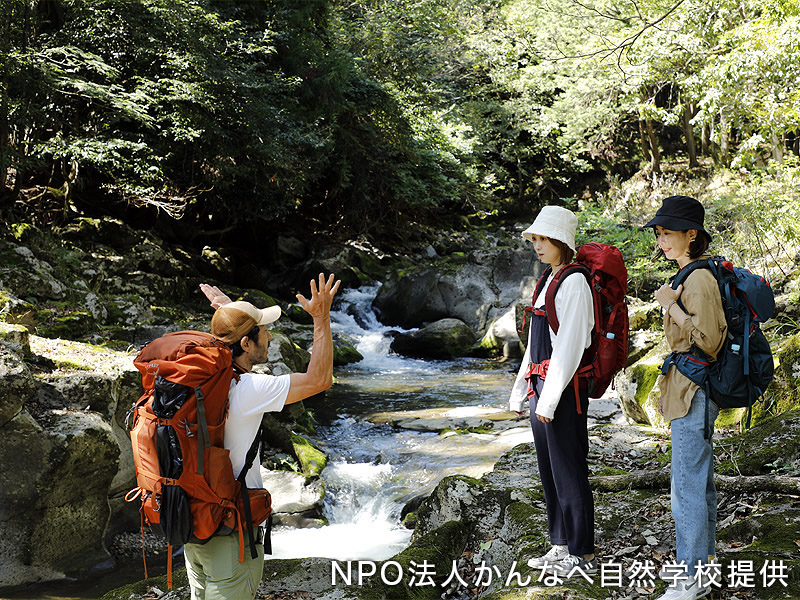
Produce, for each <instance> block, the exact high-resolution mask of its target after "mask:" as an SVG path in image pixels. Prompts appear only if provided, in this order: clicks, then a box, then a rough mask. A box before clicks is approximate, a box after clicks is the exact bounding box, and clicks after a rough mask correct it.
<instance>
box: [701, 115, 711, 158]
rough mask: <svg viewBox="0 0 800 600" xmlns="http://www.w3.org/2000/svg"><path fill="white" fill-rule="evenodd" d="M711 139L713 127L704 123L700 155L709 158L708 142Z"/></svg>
mask: <svg viewBox="0 0 800 600" xmlns="http://www.w3.org/2000/svg"><path fill="white" fill-rule="evenodd" d="M710 138H711V125H710V124H709V123H703V128H702V129H701V130H700V154H702V155H703V156H708V145H709V144H708V142H709V139H710Z"/></svg>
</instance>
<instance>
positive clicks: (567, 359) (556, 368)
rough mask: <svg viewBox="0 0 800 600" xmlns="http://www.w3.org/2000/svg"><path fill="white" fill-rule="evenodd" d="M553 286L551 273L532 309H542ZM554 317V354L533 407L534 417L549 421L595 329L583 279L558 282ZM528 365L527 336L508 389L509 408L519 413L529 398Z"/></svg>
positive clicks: (580, 276)
mask: <svg viewBox="0 0 800 600" xmlns="http://www.w3.org/2000/svg"><path fill="white" fill-rule="evenodd" d="M552 283H553V274H551V275H550V277H549V278H548V280H547V283H546V284H545V286H544V288H543V291H542V293H541V294H539V297H538V298H537V299H536V304H535V305H534V308H541V307H543V306H544V301H545V296H546V295H547V289H548V288H549V287H550V285H551V284H552ZM555 305H556V315H557V316H558V323H559V328H558V335H556V333H555V332H554V331H553V329H552V328H550V327H548V329H549V330H550V343H551V345H552V347H553V353H552V355H551V356H550V365H549V366H548V370H547V377H546V378H545V380H544V386H543V387H542V393H541V395H540V397H539V402H538V404H537V405H536V414H537V415H541V416H543V417H547V418H548V419H552V418H553V415H554V414H555V412H556V407H557V406H558V401H559V400H560V399H561V394H563V393H564V389H565V388H566V387H567V384H569V383H570V381H572V377H573V375H575V371H577V370H578V366H579V365H580V362H581V358H582V357H583V352H584V350H586V348H588V347H589V346H590V345H591V343H592V328H593V327H594V309H593V307H592V292H591V290H590V289H589V284H588V283H587V282H586V278H585V277H583V276H582V275H580V274H572V275H570V276H568V277H567V278H566V279H564V280H563V281H562V282H561V286H560V287H559V288H558V291H557V292H556V297H555ZM530 362H531V339H530V333H529V334H528V345H527V348H526V349H525V356H523V358H522V363H521V364H520V367H519V372H518V373H517V378H516V380H515V381H514V387H512V388H511V397H510V398H509V401H508V402H509V408H510V409H511V410H513V411H516V412H522V409H523V406H524V404H525V401H526V400H527V399H528V393H527V391H528V382H527V381H526V380H525V374H526V373H527V372H528V366H529V365H530Z"/></svg>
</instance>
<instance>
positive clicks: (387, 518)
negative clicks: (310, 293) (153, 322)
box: [272, 287, 532, 560]
mask: <svg viewBox="0 0 800 600" xmlns="http://www.w3.org/2000/svg"><path fill="white" fill-rule="evenodd" d="M376 292H377V287H373V288H361V289H356V290H346V291H345V292H343V293H342V294H341V296H342V297H341V299H340V300H339V301H338V303H337V306H336V307H335V308H336V309H337V310H335V311H334V312H333V313H332V321H333V328H334V331H335V332H337V333H338V334H340V335H343V336H345V337H347V338H349V339H351V340H352V341H354V342H355V343H356V347H357V349H358V351H359V352H361V354H362V355H363V356H364V360H362V361H360V362H358V363H355V364H352V365H349V366H348V367H347V368H339V369H337V370H336V379H337V383H336V385H334V386H333V388H332V389H331V390H330V391H329V392H328V393H327V395H326V398H325V401H324V403H323V404H322V405H318V406H315V407H313V408H312V410H314V412H315V415H316V416H317V419H318V421H319V422H320V426H319V427H318V428H317V434H318V436H317V439H316V440H315V442H316V443H318V444H319V445H320V446H321V447H322V448H323V449H324V450H325V451H326V453H327V454H328V456H329V465H328V467H326V469H325V470H324V471H323V473H322V477H323V479H324V480H325V487H326V491H327V493H326V501H325V515H326V517H327V518H328V519H329V521H330V525H329V526H327V527H322V528H319V529H303V530H290V529H278V530H276V531H275V532H274V534H273V551H274V552H275V554H273V556H272V558H288V557H306V556H309V555H315V556H323V557H327V558H334V559H338V560H357V559H362V560H366V559H372V560H383V559H387V558H389V557H390V556H392V555H394V554H396V553H397V552H399V551H400V550H402V549H403V548H404V547H405V546H406V545H407V543H408V540H409V538H410V536H411V532H410V531H409V530H407V529H405V528H404V527H403V526H402V525H401V524H400V512H401V510H402V508H403V506H404V504H405V503H406V502H407V501H408V500H410V499H412V498H414V497H415V496H418V495H420V494H427V493H429V492H430V491H431V490H432V489H433V487H434V486H435V485H436V483H437V482H438V481H439V480H440V479H441V478H442V477H444V476H446V475H451V474H455V473H461V474H467V475H471V476H480V475H481V474H483V473H484V472H486V471H487V470H489V469H491V467H492V465H493V464H494V462H495V461H496V460H497V458H498V457H499V456H500V455H501V454H502V453H503V452H504V451H505V450H507V449H509V448H511V447H513V446H514V445H516V444H518V443H521V442H523V441H530V440H532V436H531V434H530V429H528V428H527V427H525V428H520V429H517V430H511V431H508V432H506V434H504V435H502V436H496V435H486V434H466V435H453V436H449V437H444V436H440V435H439V434H438V433H423V432H416V431H408V430H404V429H398V428H393V427H392V426H390V425H375V424H373V423H370V422H369V421H367V420H366V419H365V417H366V416H368V415H370V414H372V413H377V412H397V411H407V410H420V409H431V408H448V409H450V411H449V414H450V415H451V416H453V417H456V416H469V415H470V414H471V413H474V412H476V411H477V410H482V408H481V407H488V408H495V409H501V408H505V406H506V404H507V399H508V393H509V391H510V389H511V384H512V382H513V378H514V373H512V372H510V371H509V366H508V365H505V364H501V363H492V362H488V361H482V360H475V359H458V360H453V361H425V360H417V359H410V358H404V357H400V356H397V355H395V354H393V353H391V352H390V350H389V345H390V343H391V335H390V332H391V331H392V328H389V327H386V326H384V325H382V324H381V323H380V322H379V321H378V320H377V318H376V316H375V314H374V313H373V312H372V310H371V308H370V305H371V302H372V299H373V298H374V297H375V293H376ZM394 330H395V331H396V330H397V329H396V328H394Z"/></svg>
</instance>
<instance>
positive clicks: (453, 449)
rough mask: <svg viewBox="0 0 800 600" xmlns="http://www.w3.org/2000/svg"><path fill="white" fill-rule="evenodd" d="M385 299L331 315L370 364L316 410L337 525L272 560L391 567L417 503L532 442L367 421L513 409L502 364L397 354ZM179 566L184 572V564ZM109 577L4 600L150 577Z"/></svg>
mask: <svg viewBox="0 0 800 600" xmlns="http://www.w3.org/2000/svg"><path fill="white" fill-rule="evenodd" d="M377 289H378V287H377V286H375V287H367V288H361V289H354V290H345V291H343V292H341V293H340V298H339V300H338V302H337V305H336V307H335V310H334V311H333V312H332V315H331V317H332V322H333V329H334V331H336V332H337V333H338V334H340V335H343V336H346V337H347V338H349V339H350V340H351V341H352V342H353V343H354V344H355V345H356V347H357V349H358V350H359V352H361V354H363V356H364V360H362V361H360V362H358V363H355V364H352V365H348V366H347V367H346V368H337V369H336V371H335V375H336V380H337V382H336V385H334V386H333V387H332V388H331V390H329V391H328V393H327V395H326V397H325V399H324V401H322V402H319V403H317V404H316V405H314V406H311V408H312V410H313V411H314V413H315V416H316V418H317V420H318V422H319V425H318V427H317V437H316V438H315V440H314V441H315V443H317V444H318V445H319V446H320V447H321V448H323V449H324V450H325V452H326V454H327V455H328V457H329V461H328V466H327V467H326V468H325V470H324V471H323V473H322V477H323V479H324V481H325V487H326V499H325V507H324V510H325V515H326V517H327V518H328V519H329V522H330V525H328V526H326V527H322V528H319V529H281V528H278V529H276V530H275V531H274V532H273V540H272V541H273V544H272V545H273V551H274V554H273V555H272V557H271V558H290V557H308V556H321V557H327V558H332V559H338V560H383V559H387V558H389V557H391V556H393V555H394V554H396V553H397V552H399V551H401V550H402V549H403V548H404V547H405V546H406V545H407V544H408V541H409V539H410V537H411V531H410V530H407V529H405V528H404V527H403V526H402V525H401V524H400V512H401V510H402V508H403V506H404V505H405V503H406V502H408V500H410V499H412V498H414V497H416V496H418V495H421V494H427V493H429V492H430V491H431V490H432V489H433V487H434V486H435V485H436V483H437V482H438V481H439V480H440V479H442V477H445V476H447V475H451V474H456V473H461V474H466V475H471V476H480V475H481V474H483V473H484V472H486V471H488V470H489V469H491V467H492V465H493V464H494V462H495V461H496V460H497V458H499V456H500V455H501V454H502V453H503V452H504V451H505V450H507V449H509V448H511V447H513V446H515V445H516V444H518V443H521V442H523V441H530V440H532V436H531V433H530V429H529V428H527V427H524V428H519V429H511V430H509V431H507V432H505V433H504V434H502V435H485V434H463V435H452V436H449V437H446V436H440V435H439V434H438V433H422V432H416V431H409V430H404V429H396V428H393V427H392V426H390V425H376V424H373V423H371V422H369V421H367V420H366V417H367V416H368V415H370V414H372V413H377V412H395V411H406V410H420V409H431V408H448V409H450V411H451V413H450V414H451V416H454V417H455V416H468V415H470V414H472V413H474V412H475V411H477V410H480V408H479V407H489V408H495V409H501V408H505V406H506V402H507V399H508V393H509V390H510V389H511V384H512V382H513V378H514V374H513V373H512V372H510V371H509V368H510V366H508V365H506V364H501V363H493V362H490V361H483V360H476V359H458V360H452V361H424V360H416V359H409V358H403V357H400V356H397V355H394V354H392V353H391V352H390V350H389V345H390V343H391V335H390V332H391V331H392V330H393V328H389V327H386V326H384V325H382V324H381V323H380V322H379V321H378V319H377V318H376V316H375V314H374V313H373V312H372V310H371V308H370V306H371V302H372V299H373V298H374V297H375V294H376V293H377ZM394 330H397V329H396V328H394ZM176 561H177V563H176V564H177V565H180V564H181V562H182V557H180V556H179V557H177V558H176ZM148 562H149V563H153V562H154V561H148ZM105 567H106V568H105V570H104V571H103V572H102V573H100V574H99V575H98V576H92V577H89V578H87V579H83V578H82V579H81V580H80V581H72V582H60V583H54V584H45V585H40V586H35V587H32V588H29V589H28V590H26V591H18V592H15V593H13V594H7V595H3V593H2V592H0V598H15V599H22V598H25V599H26V600H43V599H50V600H77V599H81V600H83V599H89V598H99V597H100V596H102V595H103V594H104V593H105V592H106V591H108V590H110V589H113V588H115V587H118V586H121V585H124V584H126V583H130V582H133V581H137V580H139V579H140V578H141V577H142V565H141V562H139V561H137V560H134V561H130V562H126V563H124V564H116V565H112V564H111V561H109V564H107V565H105ZM148 567H149V568H150V570H151V574H153V572H155V574H160V573H163V566H162V565H155V564H148Z"/></svg>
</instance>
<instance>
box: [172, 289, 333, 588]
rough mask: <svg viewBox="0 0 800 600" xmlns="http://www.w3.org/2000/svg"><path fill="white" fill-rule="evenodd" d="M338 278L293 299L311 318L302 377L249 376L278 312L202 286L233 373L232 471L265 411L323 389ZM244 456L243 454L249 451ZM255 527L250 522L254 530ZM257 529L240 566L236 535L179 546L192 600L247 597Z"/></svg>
mask: <svg viewBox="0 0 800 600" xmlns="http://www.w3.org/2000/svg"><path fill="white" fill-rule="evenodd" d="M340 283H341V282H340V281H338V280H337V281H334V276H333V275H330V276H329V277H328V278H327V280H326V279H325V277H324V276H323V274H322V273H320V275H319V282H318V283H317V282H315V281H313V280H312V281H311V298H310V299H306V298H305V297H304V296H303V295H301V294H298V295H297V299H298V301H299V302H300V304H301V305H302V307H303V308H304V309H305V310H306V312H308V313H309V314H310V315H311V316H312V318H313V319H314V346H313V352H312V354H311V360H310V362H309V364H308V369H307V370H306V372H305V373H292V374H290V375H281V376H278V377H276V376H272V375H263V374H253V373H250V370H251V369H252V368H253V366H255V365H257V364H262V363H265V362H267V354H268V352H269V342H270V340H271V339H272V335H271V334H270V333H269V331H268V330H267V328H266V326H267V325H269V324H270V323H272V322H274V321H276V320H277V319H278V318H279V317H280V314H281V311H280V308H279V307H277V306H276V307H269V308H265V309H258V308H256V307H255V306H253V305H252V304H250V303H249V302H231V300H230V298H228V297H227V296H226V295H225V294H223V293H222V292H220V290H219V289H218V288H216V287H213V286H209V285H206V284H203V285H201V289H202V291H203V293H205V295H206V297H208V299H209V300H210V301H211V305H212V307H214V308H216V309H217V310H216V312H215V313H214V317H213V318H212V320H211V334H212V335H213V336H214V337H215V338H216V339H217V340H219V341H221V342H223V343H225V344H226V345H228V346H229V347H230V348H231V351H232V353H233V368H234V371H235V372H236V373H237V375H238V377H234V378H233V379H232V380H231V384H230V391H229V393H228V400H229V402H230V404H229V409H228V411H229V412H228V417H227V419H226V421H225V441H224V446H225V448H226V449H228V450H229V451H230V460H231V463H232V464H233V474H234V476H235V477H237V478H239V476H240V474H241V471H242V470H243V467H244V465H245V464H247V462H248V461H247V459H248V458H249V459H250V460H251V461H252V456H250V457H248V456H247V455H248V454H252V448H253V447H254V446H255V448H257V444H255V443H254V440H255V438H256V436H257V434H258V432H259V429H260V426H261V418H262V416H263V414H264V413H265V412H271V411H280V410H281V409H282V408H283V407H284V406H285V405H286V404H291V403H293V402H299V401H300V400H303V399H305V398H308V397H310V396H313V395H315V394H318V393H320V392H323V391H325V390H326V389H328V388H329V387H330V386H331V383H332V381H333V340H332V337H331V322H330V309H331V303H332V302H333V297H334V296H335V295H336V292H337V291H338V289H339V284H340ZM249 451H250V452H249ZM244 479H245V483H246V484H247V488H248V489H251V490H252V489H259V488H263V487H264V486H263V482H262V480H261V471H260V465H259V463H258V461H254V462H253V464H252V465H251V466H250V469H249V470H248V471H247V473H246V476H245V478H244ZM260 525H261V523H253V526H254V527H258V526H260ZM262 535H263V532H261V531H259V532H258V542H259V543H258V544H257V556H256V557H255V558H254V557H252V556H251V554H250V553H249V552H245V560H244V563H241V562H240V561H239V557H240V540H239V534H238V533H237V532H235V531H234V532H233V533H231V534H230V535H217V536H214V537H212V538H211V539H210V540H209V541H207V542H205V543H203V544H197V543H187V544H186V545H185V546H184V555H185V558H186V571H187V575H188V577H189V583H190V585H191V589H192V600H216V599H223V598H224V599H229V600H233V599H235V600H244V599H247V598H250V599H252V598H254V597H255V594H256V590H257V589H258V584H259V582H260V581H261V576H262V574H263V570H264V546H263V538H262V537H261V536H262Z"/></svg>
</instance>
